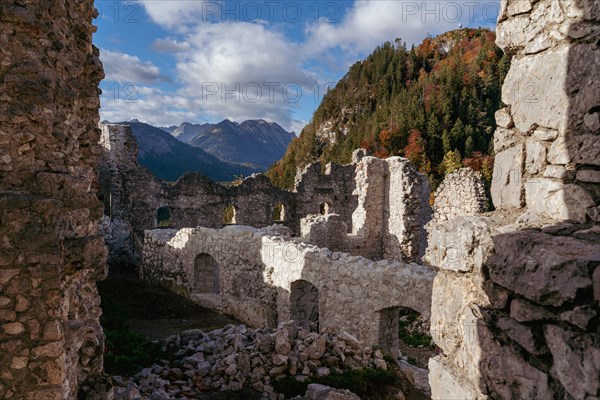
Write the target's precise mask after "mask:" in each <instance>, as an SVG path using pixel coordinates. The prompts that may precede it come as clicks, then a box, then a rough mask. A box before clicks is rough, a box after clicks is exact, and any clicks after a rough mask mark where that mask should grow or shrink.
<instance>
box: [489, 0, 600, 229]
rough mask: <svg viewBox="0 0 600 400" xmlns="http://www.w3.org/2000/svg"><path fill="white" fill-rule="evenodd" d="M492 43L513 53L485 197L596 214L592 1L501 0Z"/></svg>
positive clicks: (585, 216)
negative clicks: (489, 184)
mask: <svg viewBox="0 0 600 400" xmlns="http://www.w3.org/2000/svg"><path fill="white" fill-rule="evenodd" d="M501 8H502V12H501V13H500V16H499V21H498V30H497V32H498V33H497V40H496V41H497V43H498V45H499V46H500V47H501V48H503V49H505V51H510V52H513V53H515V57H513V61H512V66H511V68H510V71H509V73H508V75H507V77H506V79H505V81H504V86H503V88H502V101H503V103H504V104H506V105H507V107H506V108H503V109H501V110H499V111H498V112H497V114H496V121H497V123H498V129H497V131H496V134H495V136H494V150H495V152H496V158H495V165H494V179H493V182H492V198H493V201H494V205H495V207H496V208H497V209H508V208H519V207H523V206H527V209H528V210H529V212H530V213H532V214H534V215H538V216H542V217H550V218H557V219H562V220H567V219H570V220H574V221H578V222H582V223H583V222H586V221H587V220H592V221H598V220H599V218H600V212H599V209H598V202H599V200H600V189H599V187H600V186H599V185H600V142H599V141H598V134H600V80H598V79H597V76H598V74H599V73H600V48H599V47H598V40H599V33H598V25H597V23H598V19H599V18H600V6H599V5H598V2H597V1H593V0H569V1H553V0H543V1H537V2H533V1H531V2H530V1H517V0H503V1H502V7H501Z"/></svg>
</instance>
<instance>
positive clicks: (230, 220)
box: [223, 204, 236, 225]
mask: <svg viewBox="0 0 600 400" xmlns="http://www.w3.org/2000/svg"><path fill="white" fill-rule="evenodd" d="M235 214H236V209H235V206H233V205H231V204H230V205H228V206H226V207H225V210H223V224H225V225H235V223H236V222H235Z"/></svg>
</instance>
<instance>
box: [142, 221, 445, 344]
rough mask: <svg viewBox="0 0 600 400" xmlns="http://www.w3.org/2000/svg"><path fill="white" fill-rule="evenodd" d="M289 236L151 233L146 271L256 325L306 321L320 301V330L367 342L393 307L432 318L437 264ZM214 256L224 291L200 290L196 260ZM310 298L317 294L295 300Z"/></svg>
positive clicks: (238, 231)
mask: <svg viewBox="0 0 600 400" xmlns="http://www.w3.org/2000/svg"><path fill="white" fill-rule="evenodd" d="M276 235H277V236H276ZM289 235H290V232H289V230H287V229H286V228H283V227H281V226H279V227H277V226H274V227H272V228H264V229H262V230H257V229H255V228H250V227H242V226H233V227H226V228H224V229H220V230H216V229H209V228H195V229H191V228H186V229H181V230H179V231H177V230H154V231H146V238H145V243H146V245H145V246H144V254H143V263H142V266H141V269H140V273H141V275H142V277H143V278H144V279H146V280H149V281H152V282H157V283H160V284H161V285H163V286H166V287H168V288H169V289H170V290H173V291H175V292H177V293H180V294H181V295H184V296H186V297H188V298H190V299H192V300H194V301H195V302H197V303H199V304H201V305H203V306H205V307H208V308H211V309H214V310H217V311H219V312H224V313H226V314H229V315H232V316H234V317H236V318H238V319H240V320H241V321H243V322H245V323H247V324H249V325H252V326H263V327H264V326H271V327H274V326H276V324H277V323H278V322H283V321H287V320H289V319H290V317H295V319H296V320H297V322H298V323H299V324H301V325H303V320H304V321H305V322H307V323H308V322H309V320H310V315H314V307H313V305H314V304H315V303H317V304H318V307H317V309H318V327H319V329H320V330H324V331H327V330H333V331H337V332H340V331H347V332H349V333H351V334H353V335H355V336H356V337H357V338H358V339H359V340H361V341H363V342H365V343H367V344H376V343H379V342H380V339H381V337H382V336H384V335H380V333H381V332H380V329H381V327H382V326H385V325H386V324H385V323H382V321H381V319H382V318H387V317H388V316H389V314H390V313H387V312H386V311H387V310H389V309H393V308H396V307H400V306H402V307H410V308H412V309H414V310H416V311H418V312H419V313H421V314H423V315H424V316H426V317H428V316H429V313H430V308H431V305H430V299H431V284H432V282H433V278H434V276H435V273H434V272H433V270H432V269H431V268H429V267H425V266H420V265H417V264H404V263H402V262H400V261H385V260H384V261H377V262H375V261H371V260H368V259H366V258H363V257H355V256H351V255H349V254H344V253H332V252H331V251H330V250H328V249H322V248H318V247H315V246H313V245H309V244H306V243H303V242H301V241H299V240H297V239H290V238H289ZM206 255H208V256H210V257H212V258H213V259H214V261H215V265H217V271H214V273H213V274H206V275H204V279H208V280H211V279H213V277H214V276H218V280H219V284H218V287H219V291H218V292H217V291H213V292H212V293H207V292H205V291H202V290H199V286H200V285H199V283H198V281H197V280H196V279H195V276H196V274H197V273H200V272H201V271H199V270H198V269H197V268H195V267H196V265H197V262H196V260H197V258H198V257H199V256H201V257H205V256H206ZM303 288H304V289H303ZM306 288H311V289H310V290H306ZM311 293H312V294H311ZM307 295H311V296H315V295H316V297H315V298H314V299H313V300H311V301H308V300H307V301H304V300H302V301H300V300H298V301H294V299H296V300H297V299H307ZM309 297H310V296H309ZM311 304H313V305H311ZM299 308H300V309H302V310H301V311H299ZM307 325H309V324H307ZM313 325H314V324H313ZM395 334H396V335H397V331H396V332H395ZM389 342H393V341H389Z"/></svg>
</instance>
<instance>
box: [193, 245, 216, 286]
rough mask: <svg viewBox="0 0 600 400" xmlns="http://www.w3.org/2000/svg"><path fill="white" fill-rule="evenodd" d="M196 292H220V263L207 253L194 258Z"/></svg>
mask: <svg viewBox="0 0 600 400" xmlns="http://www.w3.org/2000/svg"><path fill="white" fill-rule="evenodd" d="M194 292H196V293H219V264H217V261H216V260H215V259H214V258H213V257H212V256H210V255H209V254H206V253H201V254H198V255H197V256H196V259H195V260H194Z"/></svg>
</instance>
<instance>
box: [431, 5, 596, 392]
mask: <svg viewBox="0 0 600 400" xmlns="http://www.w3.org/2000/svg"><path fill="white" fill-rule="evenodd" d="M599 16H600V6H599V4H598V2H593V1H577V0H575V1H561V2H557V1H550V0H540V1H537V2H528V1H525V2H524V1H512V0H509V1H506V0H503V1H502V2H501V13H500V16H499V24H498V39H497V42H498V44H499V45H500V46H501V47H503V48H504V49H505V51H510V52H514V53H515V54H516V56H515V58H514V59H513V63H512V65H511V69H510V71H509V73H508V76H507V78H506V80H505V82H504V87H503V102H504V103H505V104H507V107H506V108H504V109H502V110H500V111H498V113H497V114H496V119H497V122H498V125H499V127H498V129H497V131H496V133H495V137H494V146H495V150H496V158H495V165H494V179H493V182H492V198H493V201H494V206H495V207H496V209H497V211H495V212H493V213H488V214H484V215H482V216H463V217H459V218H455V219H451V220H447V221H444V219H443V218H440V220H439V221H434V222H433V223H431V224H430V225H429V226H428V229H429V247H428V249H427V253H426V256H425V261H426V262H427V263H429V264H430V265H432V266H435V267H437V268H439V270H438V274H437V275H436V277H435V280H434V285H433V291H432V293H433V299H432V312H431V333H432V336H433V338H434V340H435V342H436V344H437V345H438V346H439V347H440V348H441V349H442V351H443V354H441V355H439V356H436V357H434V358H432V359H430V363H429V367H430V369H429V378H430V384H431V389H432V397H433V399H447V398H477V399H480V398H481V399H483V398H502V399H542V398H544V399H545V398H548V399H551V398H564V399H593V398H600V383H599V380H598V376H600V362H599V360H600V345H599V343H600V335H599V333H598V318H599V315H600V287H599V285H598V282H600V251H599V246H598V243H599V242H600V227H599V225H598V200H599V196H598V194H599V187H598V183H599V181H600V180H599V179H597V176H596V175H597V174H598V172H599V171H598V162H599V160H600V157H599V151H600V146H599V144H600V141H599V140H598V134H599V133H600V132H599V129H600V122H599V111H600V108H599V104H598V101H599V99H600V84H599V83H598V80H597V79H596V78H595V76H597V75H598V72H599V71H600V56H599V55H600V51H599V48H598V46H597V43H595V42H597V40H598V29H597V21H598V19H599ZM565 220H571V221H570V222H564V221H565Z"/></svg>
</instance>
